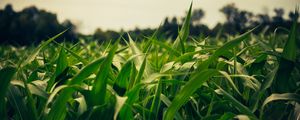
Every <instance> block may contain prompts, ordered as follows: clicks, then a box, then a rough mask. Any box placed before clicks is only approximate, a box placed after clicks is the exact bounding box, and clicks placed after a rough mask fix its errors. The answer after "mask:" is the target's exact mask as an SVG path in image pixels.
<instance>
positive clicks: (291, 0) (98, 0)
mask: <svg viewBox="0 0 300 120" xmlns="http://www.w3.org/2000/svg"><path fill="white" fill-rule="evenodd" d="M191 1H192V0H0V9H3V8H4V7H5V5H6V4H8V3H10V4H12V5H13V8H14V10H16V11H20V10H22V9H23V8H24V7H28V6H32V5H35V6H37V7H38V8H39V9H45V10H47V11H50V12H53V13H56V14H57V17H58V19H59V21H60V22H62V21H64V20H66V19H70V20H71V21H72V22H73V23H75V24H77V26H78V27H79V28H78V29H79V32H82V33H85V34H89V33H93V32H94V30H95V29H96V28H98V27H100V28H101V29H103V30H108V29H110V30H120V29H121V28H123V29H124V30H129V29H134V28H136V27H139V28H147V27H151V28H156V27H158V26H159V24H160V23H162V22H163V20H164V18H165V17H167V16H169V17H172V16H178V17H182V16H184V15H185V11H187V10H188V8H189V5H190V3H191ZM229 3H235V5H236V6H237V7H238V8H239V9H243V10H248V11H251V12H253V13H265V12H268V13H269V14H270V15H274V14H273V13H274V12H273V9H274V8H284V9H285V14H286V16H287V13H288V12H289V11H292V10H294V9H295V7H296V5H298V6H299V5H300V0H193V8H202V9H203V10H204V11H205V17H204V18H203V21H202V22H203V23H206V24H207V25H208V26H209V27H213V26H214V25H215V24H216V23H217V22H219V21H221V22H222V21H224V19H225V18H224V16H223V15H222V14H221V13H220V12H219V10H220V8H222V7H223V6H224V5H226V4H229Z"/></svg>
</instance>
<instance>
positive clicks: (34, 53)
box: [20, 30, 67, 68]
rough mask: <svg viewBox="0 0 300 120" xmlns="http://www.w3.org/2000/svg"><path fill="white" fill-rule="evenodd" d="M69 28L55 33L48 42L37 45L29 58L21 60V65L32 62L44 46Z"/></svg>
mask: <svg viewBox="0 0 300 120" xmlns="http://www.w3.org/2000/svg"><path fill="white" fill-rule="evenodd" d="M66 31H67V30H64V31H62V32H61V33H59V34H57V35H55V36H54V37H52V38H50V39H48V40H47V41H46V42H43V43H42V44H41V45H40V46H39V47H37V48H36V49H35V50H34V51H33V53H31V54H30V55H29V56H28V57H27V59H25V60H24V61H22V62H21V64H20V67H21V68H22V67H24V66H25V65H27V64H29V63H30V62H32V61H33V60H34V59H35V57H36V56H37V55H38V53H39V52H40V51H41V50H42V49H43V48H44V47H46V46H47V45H48V44H50V43H51V42H52V41H54V40H55V39H56V38H58V37H59V36H61V35H62V34H64V33H65V32H66Z"/></svg>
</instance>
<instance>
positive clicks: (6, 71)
mask: <svg viewBox="0 0 300 120" xmlns="http://www.w3.org/2000/svg"><path fill="white" fill-rule="evenodd" d="M15 73H16V68H12V67H6V68H3V69H1V70H0V80H1V84H0V91H1V94H0V118H3V119H7V116H6V114H7V113H6V107H5V106H6V101H5V95H6V92H7V89H8V86H9V83H10V81H11V79H12V77H13V76H14V74H15Z"/></svg>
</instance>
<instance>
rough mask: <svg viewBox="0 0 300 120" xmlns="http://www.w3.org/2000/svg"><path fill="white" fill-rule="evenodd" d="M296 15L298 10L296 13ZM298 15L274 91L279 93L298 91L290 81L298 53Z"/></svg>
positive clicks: (285, 49) (279, 68)
mask: <svg viewBox="0 0 300 120" xmlns="http://www.w3.org/2000/svg"><path fill="white" fill-rule="evenodd" d="M295 12H296V14H299V13H298V10H296V11H295ZM297 21H298V15H297V16H296V18H295V19H294V22H293V26H292V27H291V30H290V33H289V37H288V40H287V42H286V44H285V46H284V48H283V52H282V55H281V58H280V62H279V67H278V71H277V73H276V78H275V81H274V86H273V88H274V91H275V92H277V93H285V92H293V91H294V90H295V89H296V87H297V86H296V82H295V81H292V80H290V76H291V73H292V71H293V69H294V67H295V65H294V64H295V61H296V56H297V55H296V53H297V49H298V48H297V43H296V41H297V24H298V22H297Z"/></svg>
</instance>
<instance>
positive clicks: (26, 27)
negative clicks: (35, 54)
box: [0, 4, 298, 45]
mask: <svg viewBox="0 0 300 120" xmlns="http://www.w3.org/2000/svg"><path fill="white" fill-rule="evenodd" d="M220 12H221V13H223V15H224V17H225V18H226V21H225V22H224V23H218V24H216V25H215V27H213V28H211V29H210V28H209V27H208V26H207V25H206V24H203V23H202V19H203V17H204V16H205V11H203V10H202V9H200V8H199V9H195V10H193V13H192V19H191V23H190V36H196V37H198V36H204V37H207V36H211V37H214V36H218V37H226V36H227V35H236V34H240V33H243V32H245V31H247V30H249V29H251V28H253V27H256V26H258V25H260V27H259V28H258V29H257V30H256V31H255V33H256V34H261V33H263V34H270V33H272V32H274V30H275V29H276V28H278V27H282V28H288V29H289V27H290V26H291V23H292V21H293V19H294V18H295V17H296V16H298V14H295V13H294V12H293V11H290V12H289V13H288V16H289V18H288V19H284V17H283V16H284V15H285V11H284V9H282V8H276V9H274V12H275V16H269V15H268V14H266V13H265V14H254V13H252V12H249V11H246V10H240V9H238V8H237V7H236V6H235V4H228V5H225V6H224V7H222V8H221V9H220ZM183 19H184V18H179V17H176V16H174V17H166V18H165V19H164V21H163V23H162V25H161V26H159V28H155V29H153V28H152V29H151V28H145V29H141V28H135V29H134V30H129V31H124V30H121V31H113V30H107V31H103V30H101V28H98V29H96V30H95V32H94V33H93V34H90V35H83V34H81V33H78V32H77V31H76V25H74V24H73V23H72V22H71V21H70V20H66V21H64V22H62V23H59V22H58V20H57V16H56V14H53V13H50V12H47V11H45V10H39V9H38V8H36V7H35V6H31V7H27V8H24V9H23V10H22V11H19V12H16V11H14V10H13V7H12V5H10V4H8V5H6V7H5V8H4V9H3V10H0V44H13V45H32V44H38V43H40V42H41V41H42V40H45V39H47V38H49V37H51V36H54V35H56V34H58V33H59V32H61V31H63V30H65V29H69V30H68V31H67V33H65V34H64V35H63V36H61V37H60V38H59V39H58V41H70V42H76V41H77V40H78V38H80V37H82V38H89V39H90V40H97V41H99V42H104V41H108V40H116V39H117V38H119V37H120V35H121V34H122V33H129V34H130V35H131V37H133V38H135V40H142V39H143V38H145V36H151V35H152V34H153V33H154V32H155V31H156V30H158V31H159V32H158V33H161V34H158V35H157V36H158V37H162V38H170V39H173V40H174V39H175V38H176V36H177V34H178V29H179V28H180V27H181V25H182V23H183ZM280 32H281V31H279V33H280ZM123 37H125V38H126V37H127V35H126V34H123Z"/></svg>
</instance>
